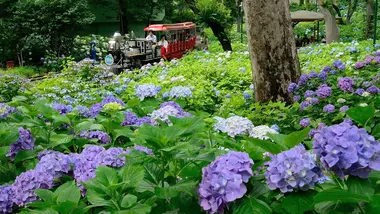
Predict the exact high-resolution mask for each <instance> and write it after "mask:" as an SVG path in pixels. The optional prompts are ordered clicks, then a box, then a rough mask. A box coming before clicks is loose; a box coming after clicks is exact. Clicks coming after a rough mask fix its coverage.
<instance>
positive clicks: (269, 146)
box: [244, 138, 285, 155]
mask: <svg viewBox="0 0 380 214" xmlns="http://www.w3.org/2000/svg"><path fill="white" fill-rule="evenodd" d="M256 146H258V147H260V148H262V149H264V150H265V151H267V152H269V153H271V154H274V155H275V154H278V153H280V152H282V151H284V150H285V149H284V148H282V147H281V146H280V145H278V144H275V143H272V142H269V141H266V140H260V139H256V138H247V139H246V141H245V142H244V148H245V149H246V150H247V151H248V152H249V151H254V150H255V147H256Z"/></svg>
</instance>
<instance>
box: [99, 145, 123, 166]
mask: <svg viewBox="0 0 380 214" xmlns="http://www.w3.org/2000/svg"><path fill="white" fill-rule="evenodd" d="M122 154H127V152H126V151H124V150H123V149H122V148H109V149H108V150H106V151H103V152H102V153H101V154H100V155H99V159H100V162H99V165H103V166H111V167H115V168H120V167H122V166H124V165H125V157H123V156H121V155H122Z"/></svg>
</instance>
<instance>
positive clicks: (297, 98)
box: [293, 95, 301, 102]
mask: <svg viewBox="0 0 380 214" xmlns="http://www.w3.org/2000/svg"><path fill="white" fill-rule="evenodd" d="M300 100H301V96H300V95H295V96H294V97H293V101H294V102H298V101H300Z"/></svg>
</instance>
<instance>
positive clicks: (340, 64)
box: [333, 60, 343, 68]
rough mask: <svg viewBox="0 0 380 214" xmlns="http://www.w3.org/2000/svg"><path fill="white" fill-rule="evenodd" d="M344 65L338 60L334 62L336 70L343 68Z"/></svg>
mask: <svg viewBox="0 0 380 214" xmlns="http://www.w3.org/2000/svg"><path fill="white" fill-rule="evenodd" d="M342 65H343V62H342V60H336V61H335V62H333V66H334V67H335V68H338V67H340V66H342Z"/></svg>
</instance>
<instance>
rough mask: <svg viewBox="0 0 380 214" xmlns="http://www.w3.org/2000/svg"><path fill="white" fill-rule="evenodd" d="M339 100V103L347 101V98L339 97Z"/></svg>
mask: <svg viewBox="0 0 380 214" xmlns="http://www.w3.org/2000/svg"><path fill="white" fill-rule="evenodd" d="M337 102H338V103H345V102H346V100H345V99H343V98H339V99H338V100H337Z"/></svg>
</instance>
